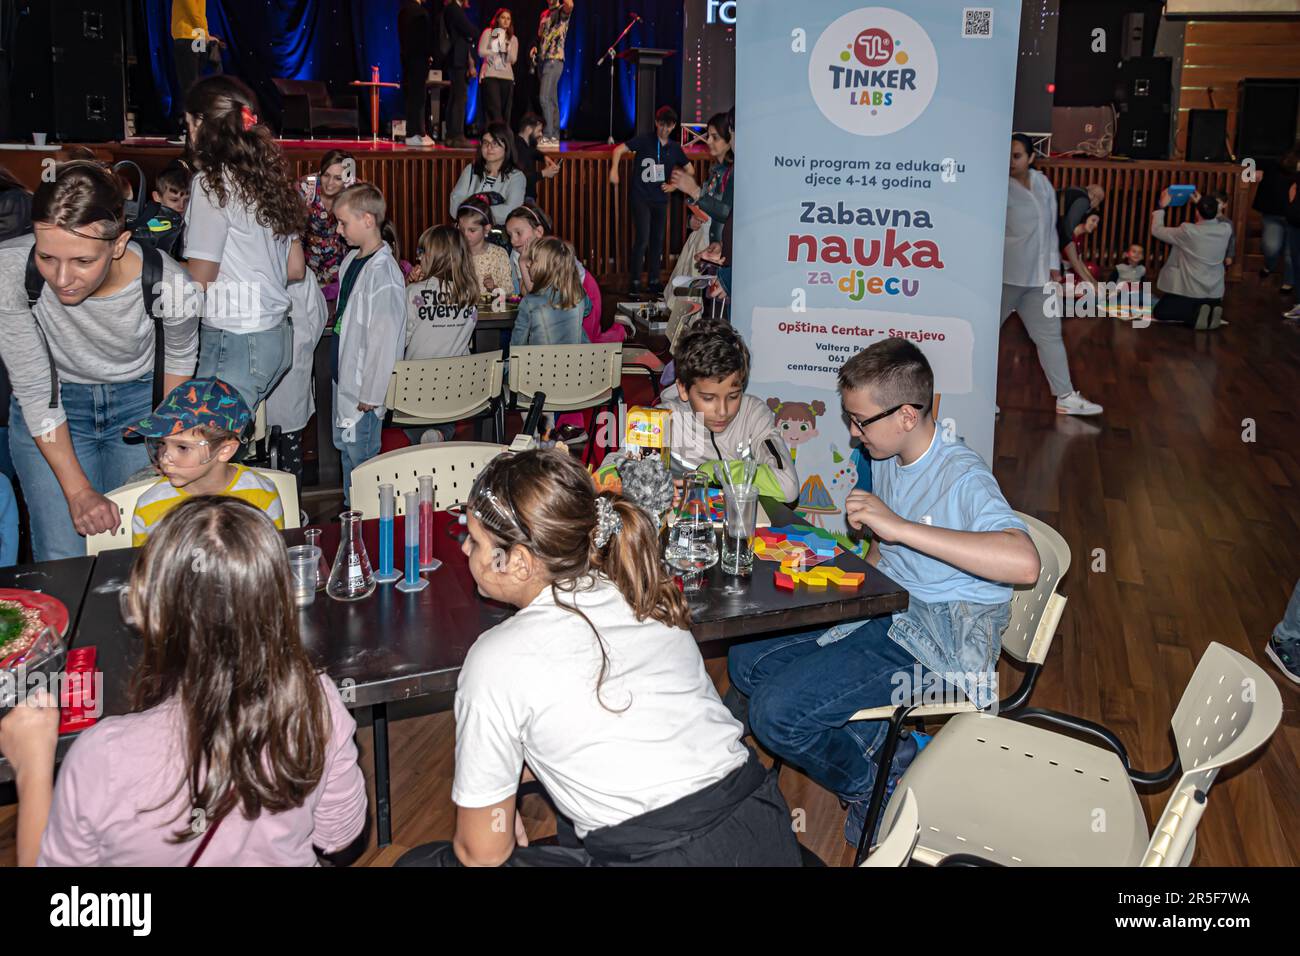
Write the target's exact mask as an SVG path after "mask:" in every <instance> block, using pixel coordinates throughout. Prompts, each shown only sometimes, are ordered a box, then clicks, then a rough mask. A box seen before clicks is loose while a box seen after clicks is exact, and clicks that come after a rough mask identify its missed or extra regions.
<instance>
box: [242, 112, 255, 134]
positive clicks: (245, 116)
mask: <svg viewBox="0 0 1300 956" xmlns="http://www.w3.org/2000/svg"><path fill="white" fill-rule="evenodd" d="M239 116H240V119H242V120H243V121H244V132H245V133H247V132H248V131H249V130H250V129H252V128H253V127H254V126H256V125H257V114H256V113H254V112H253V111H252V110H251V109H249V108H248V107H247V106H241V107H240V108H239Z"/></svg>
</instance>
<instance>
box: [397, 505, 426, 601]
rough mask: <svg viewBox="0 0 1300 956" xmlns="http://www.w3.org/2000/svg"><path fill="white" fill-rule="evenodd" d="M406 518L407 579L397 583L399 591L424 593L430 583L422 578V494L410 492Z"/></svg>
mask: <svg viewBox="0 0 1300 956" xmlns="http://www.w3.org/2000/svg"><path fill="white" fill-rule="evenodd" d="M405 498H406V517H405V518H404V519H403V521H402V523H403V525H405V530H406V562H405V564H404V565H403V566H404V567H405V568H406V577H404V578H403V579H402V580H400V581H398V582H397V590H399V591H423V590H424V589H425V588H427V587H428V586H429V582H428V581H426V580H425V579H424V578H422V577H420V519H419V514H420V493H419V492H417V491H408V492H407V493H406V495H405Z"/></svg>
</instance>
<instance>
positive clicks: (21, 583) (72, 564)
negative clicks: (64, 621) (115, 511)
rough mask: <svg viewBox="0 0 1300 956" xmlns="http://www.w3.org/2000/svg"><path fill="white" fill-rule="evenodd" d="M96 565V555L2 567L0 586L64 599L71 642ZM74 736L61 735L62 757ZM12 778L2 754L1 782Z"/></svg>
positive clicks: (7, 763)
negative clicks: (94, 556) (93, 556)
mask: <svg viewBox="0 0 1300 956" xmlns="http://www.w3.org/2000/svg"><path fill="white" fill-rule="evenodd" d="M94 567H95V559H94V558H88V557H86V558H65V559H64V560H61V561H44V562H42V563H40V564H20V565H16V566H14V567H11V568H0V588H17V589H22V590H27V591H40V592H41V593H43V594H48V595H50V597H54V598H58V599H59V600H60V601H62V602H63V605H64V607H66V608H67V609H68V633H67V634H66V635H64V640H65V642H67V643H68V644H69V645H70V646H71V645H72V644H73V641H74V640H75V637H76V634H77V621H78V619H79V617H80V615H81V611H82V604H83V602H84V600H85V597H86V589H87V587H88V586H89V584H90V578H91V572H92V570H93V569H94ZM96 666H98V667H102V666H103V664H102V663H100V662H98V661H97V662H96ZM74 737H76V734H64V735H63V736H62V737H60V738H59V749H58V751H57V753H58V757H59V758H60V759H61V758H62V757H63V755H64V754H65V753H67V750H68V748H69V747H70V746H72V740H73V738H74ZM13 778H14V775H13V771H12V770H11V769H10V767H9V761H8V760H5V759H4V758H3V757H0V783H8V782H9V781H10V780H13Z"/></svg>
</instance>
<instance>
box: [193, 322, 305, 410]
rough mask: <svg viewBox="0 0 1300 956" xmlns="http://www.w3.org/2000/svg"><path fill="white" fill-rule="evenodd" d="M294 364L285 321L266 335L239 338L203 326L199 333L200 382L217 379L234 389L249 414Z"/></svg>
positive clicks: (263, 333)
mask: <svg viewBox="0 0 1300 956" xmlns="http://www.w3.org/2000/svg"><path fill="white" fill-rule="evenodd" d="M292 364H293V326H292V325H290V324H289V322H288V321H287V320H286V321H284V322H281V323H280V324H279V325H278V326H276V327H275V328H273V329H267V330H266V331H265V332H249V333H248V334H247V335H239V334H237V333H235V332H227V331H225V330H223V329H214V328H210V327H208V326H206V325H205V326H203V328H202V329H201V330H200V332H199V370H198V373H197V376H198V377H199V378H219V379H221V381H223V382H225V383H226V384H227V385H229V386H231V387H232V388H234V389H235V390H236V391H238V392H239V394H240V395H242V396H244V401H246V402H247V403H248V407H249V410H250V411H256V410H257V406H258V404H259V403H260V402H261V401H262V399H264V398H266V396H267V395H268V394H270V392H271V389H272V388H273V387H274V386H275V383H276V382H278V381H280V378H281V376H283V375H284V373H285V372H287V371H289V366H291V365H292Z"/></svg>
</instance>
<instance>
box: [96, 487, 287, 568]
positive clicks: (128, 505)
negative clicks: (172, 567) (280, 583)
mask: <svg viewBox="0 0 1300 956" xmlns="http://www.w3.org/2000/svg"><path fill="white" fill-rule="evenodd" d="M249 470H250V471H254V472H256V473H257V474H259V475H261V476H262V477H263V478H267V479H270V480H271V481H272V482H273V483H274V484H275V490H276V491H278V492H279V493H280V504H281V506H282V507H283V508H284V526H285V528H301V527H302V519H301V517H300V515H299V504H298V480H297V479H296V478H294V476H293V475H291V474H289V472H287V471H273V470H271V469H270V468H251V469H249ZM157 481H158V480H157V479H156V478H147V479H145V480H144V481H133V482H131V484H129V485H123V486H122V487H121V488H115V489H113V490H112V491H110V492H109V493H108V494H106V495H105V496H104V497H105V498H107V499H108V500H109V501H111V502H113V503H114V504H115V505H117V512H118V515H119V516H120V517H121V523H120V524H119V525H118V526H117V530H116V531H111V532H110V531H105V532H103V533H102V534H92V535H87V536H86V554H88V555H90V556H92V557H93V556H94V555H97V554H99V553H100V552H101V551H114V550H116V549H118V548H129V547H131V518H132V516H133V515H134V514H135V504H136V502H137V501H139V500H140V496H141V495H143V494H144V493H145V491H146V490H147V489H149V488H151V487H153V486H154V485H155V484H157Z"/></svg>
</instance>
